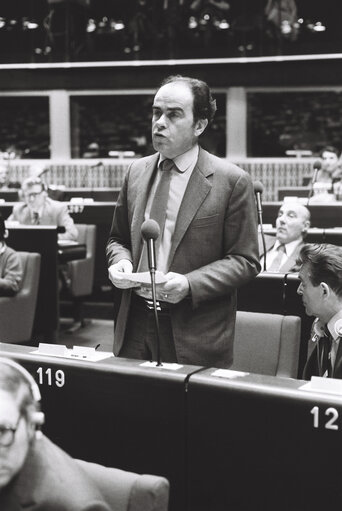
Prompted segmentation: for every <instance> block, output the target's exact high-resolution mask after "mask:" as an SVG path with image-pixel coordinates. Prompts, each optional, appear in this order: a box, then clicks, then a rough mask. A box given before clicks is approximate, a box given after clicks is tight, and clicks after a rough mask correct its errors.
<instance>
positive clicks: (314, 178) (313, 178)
mask: <svg viewBox="0 0 342 511" xmlns="http://www.w3.org/2000/svg"><path fill="white" fill-rule="evenodd" d="M317 173H318V169H317V168H315V173H314V175H313V177H312V179H311V187H310V191H309V195H308V200H307V202H306V205H307V206H308V205H309V202H310V199H311V197H312V195H313V191H314V184H315V183H316V179H317Z"/></svg>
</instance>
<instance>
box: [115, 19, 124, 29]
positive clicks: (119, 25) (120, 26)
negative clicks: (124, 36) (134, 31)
mask: <svg viewBox="0 0 342 511" xmlns="http://www.w3.org/2000/svg"><path fill="white" fill-rule="evenodd" d="M113 26H114V29H115V30H123V29H124V28H125V24H124V22H123V21H122V20H118V21H115V20H114V22H113Z"/></svg>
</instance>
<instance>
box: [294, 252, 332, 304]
mask: <svg viewBox="0 0 342 511" xmlns="http://www.w3.org/2000/svg"><path fill="white" fill-rule="evenodd" d="M297 263H298V264H299V265H304V264H307V265H308V270H309V278H310V281H311V283H312V285H313V286H315V287H316V286H319V284H320V283H321V282H325V283H326V284H328V286H329V287H330V288H331V289H332V290H333V291H334V293H335V294H336V295H337V296H339V297H340V298H342V247H338V246H337V245H330V244H322V245H318V244H310V243H308V244H307V245H304V247H303V248H302V249H301V251H300V254H299V258H298V260H297Z"/></svg>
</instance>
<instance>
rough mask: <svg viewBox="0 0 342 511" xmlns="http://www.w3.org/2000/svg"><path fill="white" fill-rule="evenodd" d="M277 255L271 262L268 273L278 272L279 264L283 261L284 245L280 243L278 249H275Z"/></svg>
mask: <svg viewBox="0 0 342 511" xmlns="http://www.w3.org/2000/svg"><path fill="white" fill-rule="evenodd" d="M277 250H278V253H277V255H276V257H275V259H274V260H273V262H272V264H271V266H270V267H269V268H268V271H274V272H277V271H279V270H280V266H281V262H282V259H283V255H284V254H286V250H285V245H284V244H283V243H281V244H280V245H279V247H278V248H277Z"/></svg>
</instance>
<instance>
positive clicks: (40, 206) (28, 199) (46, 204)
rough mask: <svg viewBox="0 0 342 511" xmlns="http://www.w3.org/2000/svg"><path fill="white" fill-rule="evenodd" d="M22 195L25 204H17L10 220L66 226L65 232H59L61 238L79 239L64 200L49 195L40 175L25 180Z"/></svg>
mask: <svg viewBox="0 0 342 511" xmlns="http://www.w3.org/2000/svg"><path fill="white" fill-rule="evenodd" d="M22 196H23V199H24V201H25V202H24V204H23V203H19V204H16V205H15V206H14V208H13V212H12V214H11V215H10V216H9V218H8V220H10V221H12V220H16V221H18V222H19V223H21V224H25V225H38V224H40V225H57V226H59V227H65V232H64V233H60V234H58V239H59V240H74V241H76V240H77V235H78V232H77V229H76V227H75V224H74V221H73V219H72V218H71V216H70V215H69V213H68V208H67V206H66V205H65V204H63V203H62V202H58V201H55V200H52V199H50V198H49V197H48V194H47V190H46V186H45V184H44V182H43V181H42V180H41V178H39V177H34V178H32V177H29V178H27V179H25V181H23V184H22Z"/></svg>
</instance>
